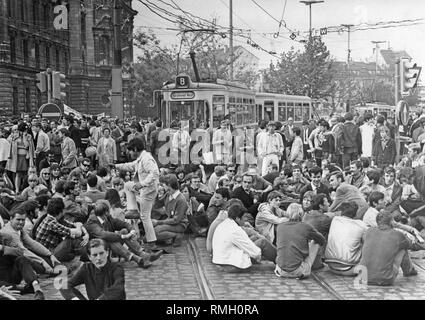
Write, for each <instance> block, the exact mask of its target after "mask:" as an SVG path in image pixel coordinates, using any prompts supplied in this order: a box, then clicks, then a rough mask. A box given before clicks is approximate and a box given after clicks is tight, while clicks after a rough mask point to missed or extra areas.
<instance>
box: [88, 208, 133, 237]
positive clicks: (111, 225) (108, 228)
mask: <svg viewBox="0 0 425 320" xmlns="http://www.w3.org/2000/svg"><path fill="white" fill-rule="evenodd" d="M104 220H105V221H104V222H103V224H101V223H100V221H99V219H98V217H97V216H95V215H94V214H91V215H90V216H89V218H88V220H87V222H86V224H85V225H84V227H85V228H86V230H87V232H88V233H89V236H90V239H94V238H100V239H103V240H105V241H106V242H120V241H121V235H119V234H117V233H115V231H119V230H122V229H127V230H128V232H130V231H131V230H133V228H132V227H131V226H130V225H129V224H128V223H127V222H124V221H121V220H118V219H114V218H112V217H110V216H107V217H106V218H105V217H104Z"/></svg>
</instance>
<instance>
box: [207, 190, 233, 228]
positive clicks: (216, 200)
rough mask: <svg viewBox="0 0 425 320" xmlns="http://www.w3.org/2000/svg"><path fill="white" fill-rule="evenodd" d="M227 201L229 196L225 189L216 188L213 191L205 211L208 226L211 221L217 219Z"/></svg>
mask: <svg viewBox="0 0 425 320" xmlns="http://www.w3.org/2000/svg"><path fill="white" fill-rule="evenodd" d="M229 199H230V194H229V190H228V189H227V188H218V189H217V190H215V192H214V194H213V196H212V198H211V200H210V204H209V206H208V208H207V211H206V215H207V217H208V224H209V225H211V223H213V221H214V220H215V219H216V218H217V215H218V213H219V212H220V210H222V209H223V207H224V205H225V204H226V202H227V200H229Z"/></svg>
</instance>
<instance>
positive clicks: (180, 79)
mask: <svg viewBox="0 0 425 320" xmlns="http://www.w3.org/2000/svg"><path fill="white" fill-rule="evenodd" d="M189 86H190V77H189V76H188V75H186V74H182V75H178V76H177V77H176V88H189Z"/></svg>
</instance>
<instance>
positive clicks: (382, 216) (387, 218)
mask: <svg viewBox="0 0 425 320" xmlns="http://www.w3.org/2000/svg"><path fill="white" fill-rule="evenodd" d="M392 220H393V217H392V215H391V213H390V212H388V211H385V210H383V211H381V212H380V213H378V215H377V216H376V224H377V225H378V226H390V225H391V222H392Z"/></svg>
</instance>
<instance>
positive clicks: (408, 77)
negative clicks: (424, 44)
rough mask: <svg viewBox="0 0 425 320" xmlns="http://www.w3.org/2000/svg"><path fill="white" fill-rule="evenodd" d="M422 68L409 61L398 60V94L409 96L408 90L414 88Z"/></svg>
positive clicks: (404, 59)
mask: <svg viewBox="0 0 425 320" xmlns="http://www.w3.org/2000/svg"><path fill="white" fill-rule="evenodd" d="M421 70H422V68H421V67H419V66H418V65H417V64H416V63H413V62H411V61H410V59H406V58H402V59H400V93H401V95H402V96H408V95H410V90H411V89H413V88H415V87H416V84H417V83H418V79H419V75H420V74H421Z"/></svg>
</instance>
